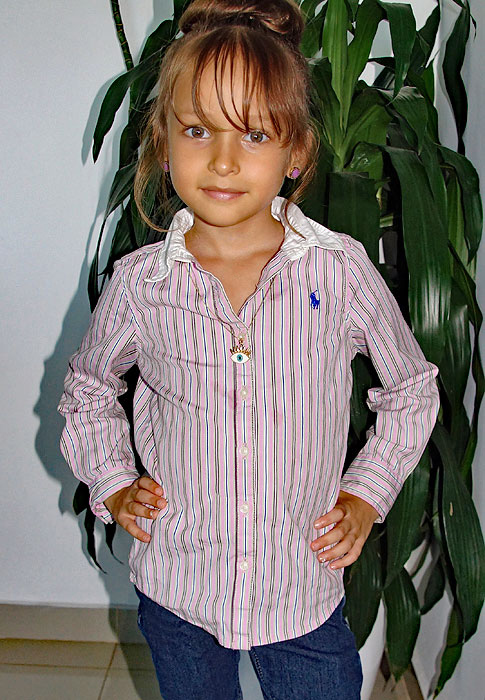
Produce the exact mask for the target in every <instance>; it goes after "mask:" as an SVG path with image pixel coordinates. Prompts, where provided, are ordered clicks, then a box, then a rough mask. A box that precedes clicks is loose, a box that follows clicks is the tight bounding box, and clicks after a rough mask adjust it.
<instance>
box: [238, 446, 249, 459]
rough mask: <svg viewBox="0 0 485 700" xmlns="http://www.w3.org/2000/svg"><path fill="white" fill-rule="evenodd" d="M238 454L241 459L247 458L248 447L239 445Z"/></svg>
mask: <svg viewBox="0 0 485 700" xmlns="http://www.w3.org/2000/svg"><path fill="white" fill-rule="evenodd" d="M239 452H240V453H241V454H242V456H243V457H247V456H248V454H249V447H248V446H247V445H241V447H240V448H239Z"/></svg>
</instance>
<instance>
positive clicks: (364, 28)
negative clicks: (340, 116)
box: [343, 0, 384, 114]
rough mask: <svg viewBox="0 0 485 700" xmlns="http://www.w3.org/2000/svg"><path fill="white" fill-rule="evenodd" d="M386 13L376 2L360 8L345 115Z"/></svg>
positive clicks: (349, 65)
mask: <svg viewBox="0 0 485 700" xmlns="http://www.w3.org/2000/svg"><path fill="white" fill-rule="evenodd" d="M383 17H384V12H383V10H382V8H381V7H379V5H378V4H377V2H376V0H363V2H362V4H361V5H359V6H358V10H357V15H356V21H355V33H354V38H353V40H352V41H351V43H350V45H349V47H348V57H347V70H346V75H345V82H344V93H343V104H344V113H345V114H348V112H349V109H350V104H351V102H352V96H353V94H354V90H355V85H356V83H357V80H358V79H359V76H360V75H361V73H362V71H363V70H364V68H365V67H366V65H367V61H368V59H369V54H370V50H371V48H372V43H373V41H374V37H375V35H376V32H377V27H378V25H379V22H380V21H381V20H382V19H383Z"/></svg>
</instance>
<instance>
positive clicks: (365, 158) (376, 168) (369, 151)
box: [347, 141, 384, 182]
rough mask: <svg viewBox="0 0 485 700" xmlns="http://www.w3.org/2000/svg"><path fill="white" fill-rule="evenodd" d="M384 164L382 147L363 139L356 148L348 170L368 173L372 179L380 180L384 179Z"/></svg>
mask: <svg viewBox="0 0 485 700" xmlns="http://www.w3.org/2000/svg"><path fill="white" fill-rule="evenodd" d="M383 166H384V161H383V158H382V152H381V149H380V148H379V147H378V146H375V145H374V144H372V143H366V142H365V141H361V142H360V143H358V144H357V146H356V147H355V149H354V154H353V156H352V160H351V162H350V163H349V165H348V166H347V171H349V172H355V173H367V174H368V176H369V177H370V179H371V180H374V181H375V182H378V181H380V180H382V171H383Z"/></svg>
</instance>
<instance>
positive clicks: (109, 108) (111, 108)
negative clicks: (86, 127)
mask: <svg viewBox="0 0 485 700" xmlns="http://www.w3.org/2000/svg"><path fill="white" fill-rule="evenodd" d="M158 61H159V57H158V56H157V54H153V55H152V56H149V58H147V59H146V60H145V61H142V62H141V63H139V64H138V65H137V66H135V67H134V68H132V69H131V70H129V71H127V72H126V73H123V74H122V75H120V76H118V78H116V80H114V81H113V82H112V83H111V85H110V86H109V88H108V91H107V93H106V95H105V96H104V99H103V102H102V103H101V109H100V110H99V116H98V120H97V122H96V127H95V129H94V136H93V159H94V161H96V160H97V159H98V156H99V152H100V150H101V146H102V145H103V141H104V137H105V136H106V134H107V133H108V131H109V130H110V129H111V127H112V125H113V122H114V119H115V116H116V112H117V111H118V110H119V108H120V107H121V105H122V103H123V100H124V98H125V95H126V93H127V92H128V90H129V89H130V87H131V85H132V84H133V83H134V82H135V80H137V79H138V78H140V77H141V76H143V75H145V74H146V73H150V72H152V71H153V68H154V66H155V65H157V62H158Z"/></svg>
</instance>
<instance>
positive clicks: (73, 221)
mask: <svg viewBox="0 0 485 700" xmlns="http://www.w3.org/2000/svg"><path fill="white" fill-rule="evenodd" d="M412 4H413V6H414V8H415V12H416V16H417V18H418V23H419V24H422V23H423V21H424V19H425V17H426V16H427V15H428V14H429V12H430V10H431V9H432V8H433V7H434V4H435V3H434V0H413V3H412ZM445 6H446V8H447V14H446V16H447V22H448V24H449V25H450V23H451V21H452V19H453V18H454V16H455V15H456V7H455V5H454V4H453V2H452V0H445ZM171 7H172V3H171V2H170V1H169V0H153V2H152V1H151V0H122V3H121V9H122V12H123V15H124V18H125V22H126V28H127V32H128V35H129V40H130V43H131V45H132V47H133V48H134V49H135V51H138V50H139V47H140V44H141V42H142V39H143V37H144V36H146V33H147V31H148V30H149V29H151V28H154V27H155V26H156V24H157V23H158V22H159V21H160V20H161V19H162V18H164V17H167V16H168V14H169V12H170V11H171ZM472 7H473V10H474V13H475V17H476V19H477V22H478V38H477V40H476V41H475V42H474V43H472V45H471V46H470V50H469V54H468V58H467V64H466V70H465V77H466V82H467V89H468V94H469V99H470V121H469V127H468V130H467V135H466V144H467V154H468V156H469V157H470V158H471V160H472V161H473V162H474V164H475V165H476V167H477V168H478V170H479V172H480V175H481V178H482V182H485V144H484V142H483V139H482V137H481V115H482V114H484V113H485V104H484V100H485V98H484V96H483V90H482V89H481V88H482V83H483V81H482V79H481V78H482V75H481V73H482V70H483V69H482V63H483V61H484V58H485V8H484V7H483V4H482V3H481V2H480V0H474V1H473V2H472ZM2 19H3V21H2V29H1V31H2V42H1V51H2V57H1V61H0V72H1V77H2V85H3V91H2V94H3V100H2V107H1V109H2V129H1V131H0V142H1V145H2V153H3V168H2V170H1V175H0V177H1V192H2V206H1V211H0V217H1V225H0V231H1V234H0V235H1V236H2V254H3V256H2V259H3V264H4V271H3V279H4V282H3V289H4V293H3V295H2V334H3V336H4V339H5V340H4V343H3V344H2V358H1V359H2V362H1V365H2V368H3V372H2V380H1V381H2V396H3V412H2V422H1V436H2V439H1V455H2V457H1V459H2V492H1V493H2V497H1V510H0V513H1V515H0V517H1V519H2V531H3V542H4V544H3V546H2V550H1V555H0V557H1V564H2V567H1V569H2V577H1V579H0V602H21V603H42V604H57V605H81V606H90V605H94V606H95V605H100V606H105V605H107V604H108V603H110V604H112V605H131V604H134V603H135V598H134V595H133V593H132V590H131V586H130V584H129V583H128V573H127V566H126V565H124V566H123V565H121V564H118V563H117V562H115V561H114V560H113V559H112V558H111V556H110V555H107V554H106V552H105V548H101V549H102V552H103V555H102V564H103V566H104V567H105V569H106V570H107V571H108V575H107V576H105V575H103V574H101V573H99V572H98V570H97V569H95V568H94V567H93V566H90V565H89V564H88V562H87V559H86V556H85V554H84V553H83V546H84V547H85V542H84V535H83V528H82V525H80V524H79V522H78V520H77V518H75V517H74V516H73V514H72V512H71V501H72V495H73V492H74V489H75V485H76V484H75V481H74V479H73V478H72V477H71V475H70V472H69V471H68V469H67V467H66V466H65V464H64V462H63V460H62V457H61V456H60V454H59V451H58V439H59V433H60V430H61V427H62V419H61V418H60V417H59V416H57V414H56V411H55V407H56V403H57V400H58V397H59V395H60V393H61V391H62V381H63V377H64V374H65V370H66V366H67V359H68V356H69V355H70V354H71V353H72V352H73V351H74V350H75V349H76V347H77V345H78V344H79V341H80V339H81V336H82V334H83V332H84V330H85V328H86V325H87V322H88V316H89V311H88V301H87V294H86V278H87V264H88V261H89V260H90V259H91V255H92V252H93V247H94V243H95V241H94V239H95V238H96V236H97V232H98V230H99V225H100V217H101V212H102V209H103V206H104V204H105V202H106V199H107V190H108V188H109V185H110V182H111V177H112V174H113V168H112V163H113V160H114V159H113V150H114V146H113V143H116V138H115V139H114V140H113V139H112V138H109V139H108V142H107V145H106V146H105V148H104V149H103V152H102V155H101V157H100V160H99V161H98V163H97V164H96V165H94V164H93V163H92V158H91V155H90V152H89V149H90V142H91V137H92V133H93V129H94V124H95V119H96V115H97V112H98V109H99V105H100V103H101V100H102V97H103V95H104V93H105V90H106V87H107V85H108V84H109V83H110V82H111V80H112V78H113V76H115V75H117V74H119V73H120V72H121V71H123V68H124V65H123V60H122V56H121V52H120V50H119V47H118V43H117V39H116V36H115V34H114V30H113V24H112V19H111V14H110V7H109V2H108V0H104V2H99V1H97V0H84V2H82V3H74V2H65V0H49V2H47V1H46V0H45V1H44V2H33V0H16V1H15V3H13V2H10V3H3V6H2ZM385 37H386V32H385V31H384V30H382V36H381V41H385V40H386V38H385ZM440 119H441V120H442V137H443V139H444V141H445V142H446V143H448V144H449V145H451V146H453V147H454V146H455V140H454V139H455V135H454V131H453V127H452V122H451V120H450V113H449V107H448V105H447V103H446V100H443V99H442V100H441V101H440ZM121 123H122V121H121V120H120V121H118V122H117V124H119V125H121ZM119 128H120V127H119V126H118V128H117V130H116V136H118V135H119ZM100 193H101V196H100ZM483 194H484V197H485V191H484V192H483ZM484 256H485V253H483V251H482V252H481V254H480V259H479V263H480V264H479V274H478V293H479V300H480V303H481V306H482V308H484V309H485V257H484ZM481 429H482V432H483V431H485V411H484V412H483V413H482V421H481ZM484 453H485V440H484V438H483V437H481V438H480V442H479V446H478V451H477V459H476V465H477V466H476V467H475V501H476V503H477V504H478V506H479V510H480V514H481V517H482V522H483V521H484V520H485V477H484V474H483V470H480V469H479V468H478V465H480V464H481V463H482V462H483V459H484V456H485V454H484ZM116 543H117V544H116V548H117V552H118V554H119V556H120V558H121V559H123V560H124V561H126V554H127V549H128V544H129V538H128V537H124V536H123V532H119V533H118V535H117V538H116ZM448 611H449V606H448V603H447V600H444V601H442V604H440V605H439V606H437V607H436V608H435V609H434V610H433V611H431V613H429V615H428V616H427V617H426V618H425V620H424V621H423V635H422V637H421V638H420V642H419V644H418V646H417V650H416V654H415V659H414V663H415V666H416V669H417V672H418V675H419V677H420V680H421V682H422V685H423V689H425V688H426V687H427V685H429V682H430V680H431V678H432V676H433V673H434V671H435V669H434V667H432V666H433V663H434V662H433V661H432V660H433V659H434V658H435V657H436V655H437V653H438V650H439V649H440V647H441V644H442V640H443V630H444V623H445V621H446V616H447V615H448ZM484 639H485V632H484V625H483V617H482V624H481V627H480V630H479V633H478V634H477V635H476V636H475V638H474V639H472V640H471V642H470V643H469V644H468V645H467V646H466V647H465V653H464V658H463V659H462V661H461V662H460V665H459V668H458V670H457V673H456V676H455V678H454V679H453V680H452V681H451V682H450V683H449V685H448V686H447V687H446V689H445V691H444V692H443V694H442V697H443V700H448V699H449V700H451V699H452V698H453V699H455V698H458V697H460V698H462V697H463V698H467V699H468V698H469V699H470V700H474V699H475V698H477V699H478V698H481V697H483V689H481V688H479V687H478V684H479V682H480V678H479V675H480V674H479V671H478V670H477V669H480V668H481V665H480V663H481V655H480V656H479V646H480V642H481V646H483V643H484Z"/></svg>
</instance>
